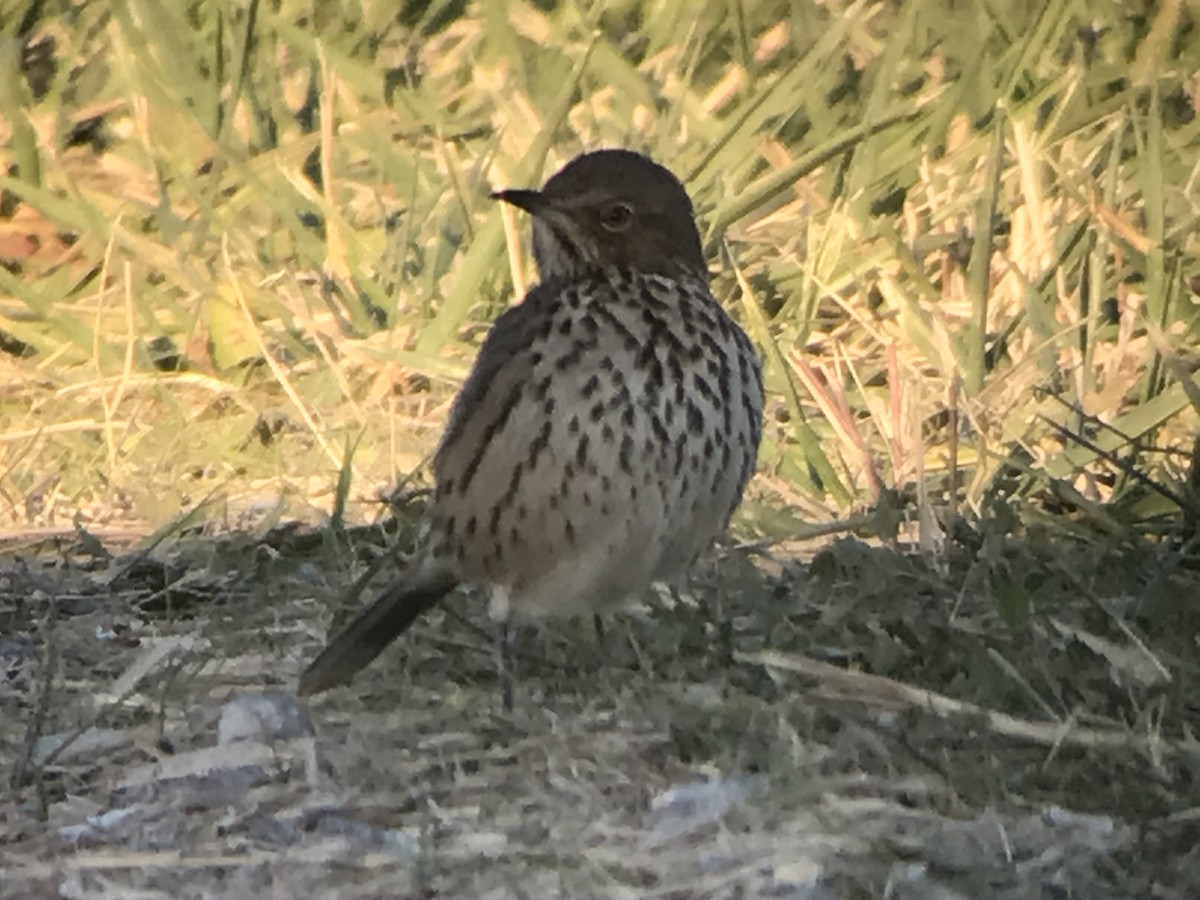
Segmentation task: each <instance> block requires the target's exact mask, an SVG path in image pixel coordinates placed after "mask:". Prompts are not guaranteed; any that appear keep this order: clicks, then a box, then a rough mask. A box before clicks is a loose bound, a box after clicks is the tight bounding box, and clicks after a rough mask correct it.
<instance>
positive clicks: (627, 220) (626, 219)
mask: <svg viewBox="0 0 1200 900" xmlns="http://www.w3.org/2000/svg"><path fill="white" fill-rule="evenodd" d="M600 224H601V225H603V226H604V227H605V228H607V229H608V230H609V231H624V230H625V229H626V228H628V227H629V226H630V225H632V224H633V207H632V206H630V205H629V204H628V203H610V204H609V205H608V206H606V207H604V209H603V211H602V212H601V213H600Z"/></svg>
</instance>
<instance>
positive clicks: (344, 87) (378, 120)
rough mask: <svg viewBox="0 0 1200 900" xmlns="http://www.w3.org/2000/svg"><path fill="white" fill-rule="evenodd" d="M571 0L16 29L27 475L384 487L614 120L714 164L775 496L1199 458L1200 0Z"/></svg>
mask: <svg viewBox="0 0 1200 900" xmlns="http://www.w3.org/2000/svg"><path fill="white" fill-rule="evenodd" d="M550 5H552V4H532V3H518V2H509V3H505V4H487V5H484V4H480V5H478V6H472V7H470V8H469V9H467V10H466V11H460V10H458V9H457V8H456V7H455V6H453V5H452V4H436V3H435V4H430V5H428V7H426V8H425V10H424V12H423V13H419V12H418V8H419V5H417V4H411V5H409V6H406V7H405V8H404V11H403V12H402V14H401V15H400V16H399V17H398V18H392V17H390V15H389V14H388V12H387V11H386V10H384V9H383V8H382V7H377V6H369V7H368V6H361V5H359V4H356V3H353V2H351V0H346V2H342V3H335V4H324V5H322V6H321V7H320V12H319V14H317V15H316V17H315V18H314V16H313V15H312V14H311V12H310V9H311V8H310V7H309V6H307V5H301V4H292V3H284V4H282V5H280V6H279V7H278V8H276V7H274V6H272V5H267V4H263V5H260V4H252V5H251V6H249V7H244V6H243V5H241V4H233V3H220V2H217V3H210V4H201V5H199V6H197V7H194V8H188V7H178V8H175V7H171V8H170V9H169V10H166V11H164V10H163V9H161V8H160V4H148V3H143V2H137V0H128V2H122V3H116V4H97V3H84V4H78V5H75V6H69V5H67V4H53V3H52V4H48V5H47V6H46V7H45V8H44V9H43V11H42V15H41V17H40V18H38V19H36V20H35V21H32V22H30V23H29V30H28V31H27V32H26V33H25V34H23V35H21V37H20V39H19V40H18V41H17V42H16V43H14V44H8V45H6V46H8V47H9V48H10V49H9V51H6V53H5V54H4V55H0V65H2V66H3V67H4V69H5V71H4V72H3V73H0V81H3V82H6V83H7V84H8V87H7V88H6V90H5V91H4V92H2V93H3V96H2V97H0V104H2V105H0V140H2V141H3V149H2V150H0V154H2V156H0V162H3V164H4V168H5V169H7V170H8V171H9V174H8V175H5V176H0V188H3V190H4V198H5V199H4V204H3V206H4V211H3V214H4V217H5V218H4V219H2V220H0V240H2V244H0V249H2V250H3V255H4V259H5V260H6V262H7V263H8V268H7V269H0V331H3V333H4V344H3V346H4V348H5V353H4V354H2V355H0V373H2V376H0V377H3V379H4V383H5V389H4V393H3V395H2V396H0V423H2V425H0V488H2V490H0V497H2V498H3V512H2V513H0V516H2V517H3V518H4V519H5V520H7V521H8V522H10V523H12V524H29V523H38V524H50V523H55V522H57V523H67V522H70V521H72V519H73V517H74V516H75V514H76V512H77V511H82V514H83V521H85V522H86V521H95V520H97V519H103V518H104V517H114V516H116V517H132V518H137V519H145V520H148V521H150V522H151V523H154V524H158V523H161V522H163V521H166V520H168V519H170V518H171V517H172V516H174V515H176V514H178V513H179V512H180V510H181V509H186V508H188V507H189V505H191V504H194V503H196V502H198V501H199V499H200V498H201V497H203V496H207V495H209V493H210V492H211V491H212V490H214V489H215V490H218V491H221V492H226V493H228V494H229V495H230V496H231V497H253V498H254V499H253V503H258V504H261V503H263V502H264V501H263V499H262V498H263V497H264V496H269V495H273V496H275V497H276V498H277V501H278V504H279V505H280V506H281V508H283V509H286V510H287V511H288V514H292V515H299V516H303V517H308V516H320V515H325V514H329V513H331V512H332V510H333V508H334V505H335V498H342V499H343V500H344V501H345V504H346V507H345V508H346V514H347V515H348V516H351V517H355V516H360V515H362V514H363V513H364V512H365V511H364V510H363V508H362V506H361V504H362V503H363V502H371V501H372V500H373V498H374V497H375V496H376V495H377V494H378V493H379V492H380V491H381V490H383V489H385V488H386V487H387V485H389V484H391V483H393V482H394V481H395V480H396V479H397V478H398V477H399V476H400V475H402V474H404V473H406V472H408V471H409V470H411V469H413V468H414V467H417V466H418V465H419V464H420V463H421V461H422V460H423V459H424V458H425V456H426V454H427V452H428V450H429V449H430V447H431V446H432V444H433V442H434V440H435V439H436V435H437V432H438V428H439V425H440V423H441V421H442V420H443V417H444V414H445V408H446V406H445V404H446V402H447V400H448V398H449V396H450V395H451V394H452V391H453V389H454V387H455V385H456V384H457V383H458V381H459V380H460V379H461V378H462V376H463V375H464V373H465V371H466V368H467V366H468V364H469V361H470V358H471V354H472V352H473V347H474V346H475V345H476V344H477V342H478V339H479V337H480V335H481V334H482V331H483V328H484V327H485V326H486V323H487V322H488V321H490V320H491V319H492V318H493V317H494V316H495V314H496V313H497V312H498V311H499V310H501V309H503V308H504V307H505V306H506V305H507V304H508V303H510V302H512V301H513V296H512V286H511V282H512V281H513V280H514V279H515V277H516V275H520V274H521V273H524V277H528V272H529V269H528V267H527V264H524V263H522V261H521V260H522V256H523V255H524V248H523V247H522V246H521V244H522V243H523V241H522V237H523V234H524V231H525V228H526V227H527V223H525V222H523V221H521V220H519V219H518V220H516V221H515V226H516V228H515V229H514V227H513V226H514V221H513V220H511V219H510V220H508V222H507V227H508V232H507V236H506V220H505V213H504V212H503V211H502V210H501V209H500V208H499V207H498V206H497V205H496V204H494V203H493V202H492V201H490V200H489V199H488V198H487V194H488V192H489V191H490V190H491V189H492V188H494V187H498V186H501V185H509V184H517V185H527V184H537V183H539V182H540V181H541V180H542V179H543V177H544V176H545V175H546V174H547V173H548V172H549V171H551V170H552V169H554V168H555V167H557V166H558V165H560V164H562V163H563V162H565V161H566V160H567V159H568V158H570V157H571V156H572V155H573V154H574V153H576V152H578V151H579V150H581V149H584V148H590V147H596V146H604V145H624V146H631V147H634V148H637V149H641V150H645V151H647V152H649V153H651V154H652V155H654V156H655V157H656V158H658V159H659V160H661V161H663V162H664V163H666V164H668V165H669V166H670V167H671V168H673V169H674V170H675V171H676V172H677V173H679V174H680V175H681V176H683V177H686V178H687V180H688V186H689V189H690V191H691V192H692V195H693V197H694V198H695V200H696V204H697V208H698V211H699V214H700V217H701V225H702V229H703V233H704V234H705V236H706V243H707V246H708V248H709V250H710V259H711V262H712V265H713V271H714V289H715V291H716V292H717V294H718V296H719V297H720V298H721V299H722V301H723V302H725V303H726V304H727V305H728V306H729V308H730V309H731V310H733V311H734V312H735V314H737V315H738V316H739V318H740V319H741V320H742V321H743V322H744V323H745V324H746V325H747V328H748V329H749V330H750V331H751V333H752V334H753V335H754V337H755V339H756V341H757V342H758V343H759V344H760V346H762V348H763V350H764V358H765V360H766V364H767V384H768V387H769V390H770V393H771V422H770V427H769V428H768V433H767V439H768V445H767V447H766V448H765V449H764V453H763V466H762V471H761V474H760V478H759V479H758V481H757V483H756V488H755V492H756V500H755V502H754V503H751V504H748V506H747V511H746V514H745V515H744V516H743V521H742V525H743V527H745V528H746V529H748V530H749V531H750V532H751V533H755V532H757V533H760V534H762V535H765V536H786V535H787V534H789V533H793V532H794V531H795V530H796V529H797V528H799V527H800V525H801V523H802V522H805V521H812V520H813V519H823V518H832V517H837V516H844V515H846V514H847V513H848V512H849V511H850V510H851V509H852V508H855V507H860V508H861V507H863V506H867V505H870V504H873V503H875V502H877V501H878V500H879V498H880V497H881V492H883V491H884V490H885V489H895V490H898V491H900V492H901V493H902V494H910V493H915V488H916V487H917V486H918V485H920V486H921V488H922V495H923V496H925V497H927V498H929V502H931V503H932V504H933V505H934V507H935V510H934V511H935V512H937V513H939V514H941V515H943V516H944V515H945V514H946V513H947V512H948V511H949V510H951V509H954V510H956V511H959V512H965V513H968V514H973V513H979V512H980V510H981V509H982V508H983V507H984V505H985V500H986V498H987V497H988V496H989V495H990V494H991V493H993V492H995V491H996V490H998V489H999V488H1000V487H1001V486H1003V487H1004V491H1005V495H1006V496H1008V497H1010V498H1011V499H1012V500H1013V501H1014V502H1017V503H1018V504H1019V505H1021V506H1025V505H1029V506H1031V507H1036V506H1039V505H1040V502H1041V501H1040V500H1039V498H1041V497H1042V496H1043V494H1044V492H1045V491H1046V489H1047V488H1050V489H1052V492H1053V493H1055V494H1057V495H1058V496H1059V497H1060V498H1062V497H1064V496H1066V495H1068V494H1072V492H1075V493H1077V495H1078V498H1080V499H1081V500H1082V499H1084V498H1086V500H1087V501H1088V503H1093V502H1094V503H1104V502H1109V501H1112V500H1115V501H1117V502H1116V503H1115V504H1113V506H1112V508H1111V509H1110V510H1109V512H1108V513H1106V515H1114V514H1117V515H1118V519H1119V520H1120V521H1122V522H1125V523H1126V524H1129V523H1131V522H1134V521H1137V520H1139V519H1141V518H1144V517H1145V516H1146V515H1148V509H1147V508H1146V507H1145V504H1144V502H1143V501H1144V498H1145V496H1146V495H1145V487H1144V485H1140V484H1138V483H1137V482H1136V481H1134V480H1132V479H1130V478H1128V477H1127V475H1126V474H1123V473H1122V472H1121V471H1120V470H1119V469H1117V468H1115V467H1114V466H1113V465H1112V464H1109V463H1100V464H1097V454H1098V451H1101V452H1103V453H1108V454H1117V455H1118V456H1119V457H1120V458H1121V459H1122V460H1124V461H1125V462H1126V463H1127V464H1128V465H1130V466H1133V467H1135V468H1136V469H1137V470H1138V471H1140V472H1142V473H1145V474H1146V475H1147V476H1149V477H1150V478H1151V479H1152V480H1154V481H1155V482H1158V483H1162V484H1166V485H1179V484H1182V482H1183V481H1184V480H1185V479H1186V476H1187V472H1188V469H1189V466H1190V464H1191V460H1190V456H1189V454H1190V450H1191V435H1193V434H1194V433H1195V431H1196V426H1197V423H1196V404H1195V402H1194V400H1192V399H1189V396H1191V397H1194V396H1195V394H1196V390H1195V386H1194V385H1192V384H1189V383H1188V382H1187V379H1189V378H1192V377H1193V376H1191V374H1190V372H1191V370H1192V368H1194V365H1195V361H1194V357H1195V354H1194V351H1193V349H1192V348H1193V347H1194V345H1195V337H1194V328H1195V302H1194V300H1195V298H1194V296H1193V295H1192V294H1191V292H1190V291H1189V289H1188V283H1187V279H1188V277H1189V276H1190V275H1191V274H1192V273H1194V271H1195V270H1196V266H1195V263H1196V257H1197V252H1198V249H1200V248H1198V243H1200V239H1198V238H1197V236H1196V235H1197V233H1198V231H1197V229H1196V227H1195V225H1196V221H1197V206H1198V194H1197V188H1196V181H1197V177H1198V173H1200V169H1198V166H1200V164H1198V163H1197V160H1198V159H1200V152H1198V151H1200V124H1198V122H1197V119H1196V116H1195V111H1196V107H1197V104H1198V103H1200V100H1198V94H1197V90H1198V84H1197V76H1196V74H1195V73H1196V71H1197V64H1196V60H1197V59H1198V55H1197V49H1196V47H1195V43H1196V38H1195V37H1194V35H1193V31H1192V30H1189V29H1188V28H1186V27H1185V23H1184V21H1183V19H1184V17H1185V13H1183V12H1182V11H1181V10H1180V8H1179V6H1178V5H1176V4H1163V5H1161V6H1160V7H1152V10H1153V11H1152V14H1151V15H1150V16H1149V17H1147V18H1144V19H1139V18H1137V17H1135V16H1131V15H1127V14H1126V12H1125V9H1124V6H1123V5H1121V4H1117V3H1110V4H1106V5H1104V8H1103V9H1097V8H1096V7H1095V5H1094V4H1084V3H1082V2H1074V3H1061V4H1052V5H1038V4H1007V5H1006V4H986V3H982V2H979V3H968V4H961V3H949V2H946V3H942V2H937V3H921V4H902V5H900V6H899V7H896V6H895V5H893V4H886V3H867V2H856V3H798V4H787V5H785V4H779V5H776V4H769V3H749V4H741V5H738V4H734V5H727V6H721V7H720V8H716V7H712V8H708V7H706V8H705V11H704V12H702V13H700V14H696V13H695V12H694V7H693V6H692V5H689V4H685V3H682V2H680V0H662V2H657V3H623V4H617V5H613V4H604V5H596V6H594V7H581V6H579V5H576V4H561V5H558V6H557V7H556V8H554V9H553V10H551V11H548V12H547V11H544V10H543V7H545V6H550ZM1098 23H1103V27H1101V26H1100V25H1099V24H1098ZM13 48H20V49H21V52H16V51H15V50H14V49H13ZM13 167H15V168H13ZM514 273H515V274H514ZM952 398H956V399H954V400H953V401H952ZM954 422H957V423H958V426H959V427H958V431H957V434H956V438H957V440H956V441H955V442H952V441H951V430H952V428H953V426H952V424H951V423H954ZM1062 429H1066V432H1065V433H1064V432H1063V431H1062ZM1070 434H1081V435H1085V436H1086V437H1087V443H1086V444H1084V443H1079V442H1077V441H1074V440H1072V439H1071V438H1070V437H1069V435H1070ZM349 447H356V450H355V452H354V455H353V458H352V459H351V460H347V459H346V457H345V454H346V453H347V448H349ZM951 478H953V479H954V480H955V483H956V484H957V485H958V491H957V492H956V493H955V494H954V495H953V496H951V494H950V492H949V488H950V485H951ZM339 479H341V481H340V482H339ZM1177 493H1178V494H1179V495H1180V496H1181V497H1185V498H1186V492H1185V491H1177ZM248 502H250V501H248ZM1088 503H1083V502H1080V503H1078V504H1075V505H1074V506H1073V507H1072V510H1073V512H1075V513H1076V514H1078V515H1080V516H1082V517H1083V518H1085V519H1087V518H1088V517H1090V516H1093V513H1092V512H1089V510H1091V509H1092V507H1091V506H1089V505H1088ZM1139 504H1140V505H1139ZM1168 506H1169V505H1168ZM767 509H770V510H771V513H770V514H767V512H766V510H767ZM1158 511H1160V512H1161V511H1162V510H1161V509H1159V510H1158ZM1167 511H1170V510H1169V508H1168V510H1167ZM1175 512H1178V509H1176V510H1175Z"/></svg>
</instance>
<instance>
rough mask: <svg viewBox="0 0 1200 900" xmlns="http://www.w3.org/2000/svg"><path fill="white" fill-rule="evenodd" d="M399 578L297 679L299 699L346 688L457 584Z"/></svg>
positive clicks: (446, 578)
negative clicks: (414, 621)
mask: <svg viewBox="0 0 1200 900" xmlns="http://www.w3.org/2000/svg"><path fill="white" fill-rule="evenodd" d="M412 578H413V576H412V575H410V574H405V575H401V576H400V577H399V578H397V579H396V580H395V581H393V582H392V583H391V584H389V585H388V586H387V587H386V588H384V589H383V592H382V593H381V594H380V595H379V597H378V598H377V599H376V600H375V602H374V603H372V604H371V605H370V606H369V607H367V608H366V609H365V610H364V611H363V612H362V613H360V614H359V616H358V617H357V618H356V619H355V620H354V621H353V622H351V623H350V624H349V625H347V626H346V627H345V628H343V629H342V630H341V631H340V632H338V633H337V635H336V636H335V637H334V638H333V640H331V641H330V642H329V643H328V644H327V645H326V647H325V649H324V650H322V651H321V654H320V655H319V656H318V657H317V658H316V659H314V660H313V661H312V662H311V663H310V664H309V666H308V668H307V669H305V670H304V674H303V675H301V676H300V685H299V688H298V691H299V694H300V696H301V697H305V696H308V695H309V694H319V693H321V691H327V690H329V689H330V688H331V687H337V686H338V685H340V684H346V683H348V682H349V681H350V679H351V678H353V677H354V676H355V675H356V674H358V672H360V671H361V670H362V669H365V668H366V667H367V666H368V665H370V663H371V661H372V660H373V659H375V657H377V656H378V655H379V654H380V653H382V652H383V650H384V648H385V647H387V645H388V644H390V643H391V642H392V641H394V640H395V639H396V638H397V637H398V636H399V635H400V634H402V633H403V632H404V630H405V629H406V628H408V626H409V625H411V624H412V623H413V620H415V619H416V618H417V616H419V615H421V613H423V612H425V610H427V609H429V608H430V607H431V606H433V605H434V604H435V603H437V602H438V601H439V600H441V599H442V597H444V596H446V594H448V593H449V592H450V591H452V590H453V589H454V586H455V585H456V584H457V583H458V582H457V580H456V579H455V578H453V577H452V576H450V575H446V574H434V575H431V576H425V577H423V578H422V576H420V575H417V576H416V582H415V583H414V582H413V580H412Z"/></svg>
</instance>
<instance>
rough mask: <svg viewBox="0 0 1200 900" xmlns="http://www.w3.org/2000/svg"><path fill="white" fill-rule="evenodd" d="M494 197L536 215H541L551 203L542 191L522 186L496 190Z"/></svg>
mask: <svg viewBox="0 0 1200 900" xmlns="http://www.w3.org/2000/svg"><path fill="white" fill-rule="evenodd" d="M492 199H493V200H503V201H504V202H505V203H511V204H512V205H513V206H515V207H517V208H519V209H523V210H525V212H527V213H531V214H532V215H535V216H537V215H541V214H542V213H544V212H545V211H546V210H547V209H548V208H549V204H548V203H547V202H546V198H545V197H543V196H542V192H541V191H529V190H522V189H520V188H515V189H510V190H507V191H496V192H495V193H493V194H492Z"/></svg>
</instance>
